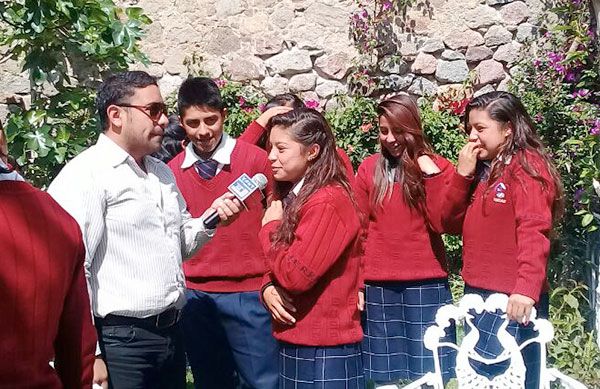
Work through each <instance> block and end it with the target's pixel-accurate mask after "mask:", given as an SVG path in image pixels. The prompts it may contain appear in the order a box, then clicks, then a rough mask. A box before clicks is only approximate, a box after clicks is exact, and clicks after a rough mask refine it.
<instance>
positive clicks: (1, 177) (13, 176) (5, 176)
mask: <svg viewBox="0 0 600 389" xmlns="http://www.w3.org/2000/svg"><path fill="white" fill-rule="evenodd" d="M0 166H1V167H3V168H5V169H8V166H6V164H5V163H4V161H2V160H0ZM0 181H25V180H24V179H23V177H21V175H20V174H19V173H17V172H15V171H11V172H10V173H0Z"/></svg>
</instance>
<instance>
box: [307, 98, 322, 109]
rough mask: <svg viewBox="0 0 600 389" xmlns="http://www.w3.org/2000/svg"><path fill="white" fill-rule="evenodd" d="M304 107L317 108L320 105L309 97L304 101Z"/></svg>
mask: <svg viewBox="0 0 600 389" xmlns="http://www.w3.org/2000/svg"><path fill="white" fill-rule="evenodd" d="M304 105H306V108H311V109H317V108H319V106H320V105H321V104H320V103H319V102H318V101H317V100H314V99H309V100H306V101H305V102H304Z"/></svg>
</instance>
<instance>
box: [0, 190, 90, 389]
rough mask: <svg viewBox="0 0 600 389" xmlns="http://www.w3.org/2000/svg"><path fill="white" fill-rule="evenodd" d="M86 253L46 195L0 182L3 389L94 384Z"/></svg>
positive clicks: (69, 220)
mask: <svg viewBox="0 0 600 389" xmlns="http://www.w3.org/2000/svg"><path fill="white" fill-rule="evenodd" d="M84 258H85V248H84V246H83V241H82V239H81V232H80V230H79V226H78V225H77V223H76V222H75V220H73V218H71V216H69V215H68V214H67V213H66V212H65V211H64V210H63V209H62V208H61V207H60V206H59V205H58V204H57V203H56V202H55V201H54V200H53V199H52V198H51V197H50V196H49V195H47V194H46V193H44V192H42V191H40V190H38V189H35V188H33V187H32V186H31V185H29V184H27V183H25V182H14V181H0V269H1V270H0V285H1V287H0V312H1V316H2V319H1V320H0V333H1V334H2V336H0V360H1V362H0V386H1V387H3V388H63V387H64V388H86V389H89V388H90V387H91V386H92V366H93V363H94V351H95V349H96V331H95V329H94V327H93V325H92V315H91V311H90V306H89V297H88V293H87V287H86V283H85V277H84V274H83V262H84ZM53 358H54V360H55V366H56V370H54V369H53V368H51V367H50V365H49V364H48V362H49V361H51V360H52V359H53Z"/></svg>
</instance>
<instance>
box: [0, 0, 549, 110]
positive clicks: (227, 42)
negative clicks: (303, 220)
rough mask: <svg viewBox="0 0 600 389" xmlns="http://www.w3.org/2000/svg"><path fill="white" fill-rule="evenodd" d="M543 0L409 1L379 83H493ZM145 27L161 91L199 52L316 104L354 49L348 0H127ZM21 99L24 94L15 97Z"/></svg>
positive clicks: (8, 73)
mask: <svg viewBox="0 0 600 389" xmlns="http://www.w3.org/2000/svg"><path fill="white" fill-rule="evenodd" d="M542 1H543V0H522V1H514V0H418V1H417V2H416V4H415V5H414V6H413V7H411V8H410V9H409V11H408V13H407V15H406V17H405V18H404V19H403V20H398V23H397V25H396V26H395V34H396V36H395V38H396V39H397V50H396V53H397V54H400V55H401V57H402V61H400V63H397V64H395V65H393V66H384V74H383V77H384V82H385V83H386V84H387V86H388V87H390V88H392V89H395V90H407V91H408V92H410V93H412V94H415V95H422V94H426V93H431V92H433V91H435V90H436V89H437V88H438V87H439V86H440V85H443V84H453V83H460V82H462V81H464V80H465V78H466V77H467V75H468V73H469V71H470V70H475V71H476V73H477V74H478V78H479V81H478V87H480V88H486V90H491V89H492V88H500V89H501V88H503V87H504V86H505V84H506V82H507V80H508V79H509V78H510V71H511V65H512V63H513V62H514V60H515V58H516V56H517V53H518V51H519V49H520V47H521V45H522V43H523V42H525V41H526V40H528V39H532V38H533V37H534V36H535V33H536V27H535V24H536V21H537V17H538V16H539V15H540V13H541V11H542V10H543V9H544V3H543V2H542ZM120 4H121V5H125V6H127V5H136V6H140V7H142V8H143V9H144V10H145V12H146V13H147V14H148V15H149V16H150V17H151V18H152V20H153V23H152V25H150V27H149V28H148V31H147V36H146V37H145V39H144V41H143V44H142V46H143V50H144V51H145V52H146V53H147V55H148V56H149V58H150V61H151V65H150V67H149V69H147V70H148V71H149V72H150V73H152V74H154V75H156V76H158V77H160V85H161V88H162V90H163V94H165V95H168V94H170V93H172V92H173V91H175V90H176V89H177V87H178V85H179V84H180V83H181V81H182V80H183V79H184V78H185V77H186V76H187V67H186V65H185V62H186V58H187V59H188V60H189V59H190V58H191V57H192V55H194V54H195V55H196V56H197V57H201V58H202V61H201V63H200V64H199V66H200V67H201V68H202V70H203V71H205V72H206V74H208V75H210V76H211V77H219V76H222V75H224V74H227V75H228V76H229V77H231V79H233V80H238V81H250V82H252V83H253V84H255V85H257V86H260V87H261V88H262V89H263V90H264V91H265V92H266V93H267V94H268V95H275V94H278V93H282V92H286V91H291V92H294V93H298V94H300V95H302V96H303V97H304V98H311V99H319V100H321V102H325V101H326V100H327V99H328V98H330V97H331V96H332V95H333V94H334V93H335V92H337V91H340V90H345V89H346V77H347V75H348V73H349V71H350V67H351V64H352V59H353V57H355V55H356V51H355V49H354V47H353V45H352V42H351V41H350V39H349V23H348V22H349V16H350V13H351V12H352V11H353V10H354V7H355V4H354V1H353V0H129V1H124V2H121V3H120ZM0 74H1V76H2V79H1V80H2V81H1V82H2V87H3V88H2V92H1V93H0V104H4V105H3V106H0V117H2V116H4V115H5V113H4V114H3V112H6V105H5V104H6V103H7V102H9V101H11V99H13V98H14V97H13V96H14V95H15V94H16V95H19V96H23V95H26V93H27V89H28V88H27V87H28V83H27V80H26V78H23V77H22V76H20V75H19V74H18V69H17V67H16V64H14V63H10V62H8V63H5V64H3V65H1V66H0ZM25 100H26V98H25Z"/></svg>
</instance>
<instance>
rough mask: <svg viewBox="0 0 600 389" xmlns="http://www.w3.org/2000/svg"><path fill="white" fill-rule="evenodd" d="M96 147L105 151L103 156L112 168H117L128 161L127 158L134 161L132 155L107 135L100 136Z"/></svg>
mask: <svg viewBox="0 0 600 389" xmlns="http://www.w3.org/2000/svg"><path fill="white" fill-rule="evenodd" d="M96 145H97V146H98V147H100V148H101V149H103V154H102V155H103V156H104V158H105V160H106V161H107V162H108V163H109V164H110V165H111V166H112V167H117V166H119V165H120V164H122V163H123V162H125V161H126V160H127V158H131V159H133V157H132V156H131V155H129V153H128V152H127V151H125V150H123V148H121V146H119V145H118V144H116V143H115V141H114V140H112V139H110V138H109V137H108V136H106V134H100V136H99V137H98V141H97V142H96Z"/></svg>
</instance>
